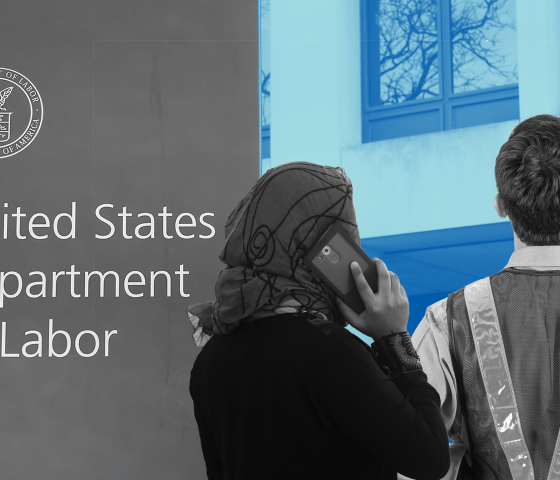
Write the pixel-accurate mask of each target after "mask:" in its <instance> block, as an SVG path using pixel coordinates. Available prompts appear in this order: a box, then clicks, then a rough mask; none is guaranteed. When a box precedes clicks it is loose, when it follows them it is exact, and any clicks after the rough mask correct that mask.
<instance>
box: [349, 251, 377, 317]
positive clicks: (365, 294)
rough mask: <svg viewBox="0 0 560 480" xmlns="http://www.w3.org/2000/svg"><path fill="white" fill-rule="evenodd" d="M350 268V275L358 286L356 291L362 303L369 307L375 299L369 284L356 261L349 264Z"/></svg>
mask: <svg viewBox="0 0 560 480" xmlns="http://www.w3.org/2000/svg"><path fill="white" fill-rule="evenodd" d="M350 270H351V271H352V276H353V277H354V281H355V282H356V286H357V287H358V293H359V294H360V297H362V300H363V302H364V305H365V306H366V308H367V307H368V306H369V307H370V308H371V307H372V306H373V303H374V301H375V297H374V293H373V290H372V289H371V287H370V286H369V283H367V280H366V277H364V274H363V273H362V269H361V268H360V265H359V264H358V262H352V263H351V264H350Z"/></svg>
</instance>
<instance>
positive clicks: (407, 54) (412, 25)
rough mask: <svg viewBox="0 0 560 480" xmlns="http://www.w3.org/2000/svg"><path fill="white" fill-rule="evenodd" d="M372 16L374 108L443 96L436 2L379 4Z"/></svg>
mask: <svg viewBox="0 0 560 480" xmlns="http://www.w3.org/2000/svg"><path fill="white" fill-rule="evenodd" d="M371 5H372V7H373V8H372V10H371V11H370V12H369V14H370V21H369V26H370V32H371V33H370V34H371V37H370V38H372V39H374V40H375V39H377V38H378V39H379V41H372V42H370V44H369V48H370V59H369V60H370V62H369V65H370V82H371V83H370V84H371V85H372V88H373V91H371V93H372V95H371V100H372V104H374V105H389V104H394V103H402V102H406V101H410V100H419V99H423V98H431V97H434V96H437V95H438V94H439V73H438V32H437V1H436V0H377V1H375V2H372V4H371Z"/></svg>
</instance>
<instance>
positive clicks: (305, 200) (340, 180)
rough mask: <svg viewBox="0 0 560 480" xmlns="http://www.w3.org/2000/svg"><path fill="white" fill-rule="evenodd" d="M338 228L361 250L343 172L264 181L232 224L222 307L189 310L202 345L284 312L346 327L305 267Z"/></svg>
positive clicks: (306, 171)
mask: <svg viewBox="0 0 560 480" xmlns="http://www.w3.org/2000/svg"><path fill="white" fill-rule="evenodd" d="M333 223H338V224H340V225H341V226H342V227H343V228H344V229H345V230H346V231H347V232H348V233H349V234H350V235H351V236H352V237H353V238H354V240H355V241H356V243H358V245H359V243H360V237H359V234H358V227H357V225H356V214H355V212H354V204H353V203H352V183H351V182H350V179H349V178H348V177H347V176H346V174H345V173H344V170H343V169H342V168H333V167H324V166H321V165H315V164H312V163H306V162H294V163H288V164H285V165H281V166H279V167H276V168H273V169H271V170H269V171H268V172H267V173H266V174H265V175H264V176H263V177H261V178H260V179H259V180H258V181H257V183H256V184H255V185H254V187H253V188H252V190H251V191H250V192H249V194H248V195H247V196H246V197H245V198H244V199H243V200H242V201H241V202H240V203H239V205H237V207H236V208H235V210H234V211H233V212H232V213H231V214H230V216H229V218H228V220H227V223H226V227H225V233H226V244H225V247H224V249H223V251H222V253H221V254H220V260H221V261H222V262H223V263H225V264H226V267H225V268H224V269H223V270H222V272H221V273H220V275H219V277H218V281H217V283H216V300H215V301H214V302H205V303H199V304H196V305H192V306H190V307H188V308H187V312H188V315H189V318H190V320H191V322H192V323H193V326H194V327H195V332H194V334H193V338H194V340H195V342H196V344H197V345H198V346H203V345H204V344H205V343H206V342H207V341H208V339H209V338H210V336H211V335H213V334H214V333H218V334H227V333H231V332H232V331H233V330H234V329H235V328H236V327H237V326H238V325H239V324H240V322H246V321H252V320H256V319H259V318H263V317H268V316H272V315H278V314H281V313H308V314H310V315H306V318H307V319H308V321H310V322H311V323H316V324H321V323H325V322H340V320H338V315H336V314H335V313H336V312H337V309H336V303H335V295H334V293H333V292H332V291H331V290H330V289H329V288H328V287H327V286H326V285H324V284H323V283H322V282H321V281H320V280H319V279H318V278H317V277H316V276H315V275H314V274H313V273H312V272H311V270H310V269H309V268H308V267H307V265H305V263H303V260H302V259H303V257H304V256H305V254H306V253H307V252H308V251H309V249H310V248H311V247H312V246H313V245H314V244H315V243H316V242H317V240H318V239H319V238H320V237H321V236H322V235H323V234H324V233H325V232H326V231H327V229H328V228H329V226H331V225H332V224H333Z"/></svg>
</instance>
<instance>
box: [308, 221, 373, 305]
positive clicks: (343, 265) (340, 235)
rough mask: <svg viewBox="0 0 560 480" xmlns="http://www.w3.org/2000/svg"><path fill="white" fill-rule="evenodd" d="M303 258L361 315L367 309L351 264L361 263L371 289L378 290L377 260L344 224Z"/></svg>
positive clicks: (334, 229) (326, 235)
mask: <svg viewBox="0 0 560 480" xmlns="http://www.w3.org/2000/svg"><path fill="white" fill-rule="evenodd" d="M303 261H304V262H305V264H306V265H307V266H308V267H309V268H311V270H313V272H314V273H315V274H316V275H317V276H318V277H319V278H320V279H321V280H323V282H325V283H326V284H327V285H328V286H329V287H330V288H331V289H332V290H333V291H334V292H335V293H336V295H337V296H339V297H340V298H341V299H342V301H343V302H344V303H346V305H348V306H349V307H350V308H351V309H352V310H354V311H355V312H356V313H357V314H360V313H362V312H363V311H364V310H365V305H364V302H363V301H362V298H361V297H360V294H359V293H358V287H357V286H356V282H355V281H354V277H353V276H352V272H351V271H350V263H352V262H353V261H356V262H358V265H360V267H361V268H362V272H363V274H364V277H365V278H366V280H367V282H368V283H369V285H370V287H371V289H372V290H373V291H374V292H377V268H376V266H375V263H374V262H373V260H371V258H369V257H368V256H367V254H366V253H365V252H364V251H363V250H362V249H361V248H360V247H359V246H358V245H356V242H354V240H353V239H352V237H351V236H350V235H349V234H348V233H346V231H345V230H344V229H343V228H342V227H341V226H340V225H337V224H335V225H331V226H330V227H329V229H328V230H327V231H326V232H325V234H324V235H323V236H322V237H321V238H320V239H319V240H318V242H317V243H316V244H315V245H314V246H313V247H312V248H311V250H309V252H307V254H306V255H305V257H304V258H303Z"/></svg>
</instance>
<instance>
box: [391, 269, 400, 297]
mask: <svg viewBox="0 0 560 480" xmlns="http://www.w3.org/2000/svg"><path fill="white" fill-rule="evenodd" d="M389 275H390V276H391V292H392V293H393V294H394V295H398V294H400V293H401V282H400V280H399V277H397V274H396V273H393V272H389Z"/></svg>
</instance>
